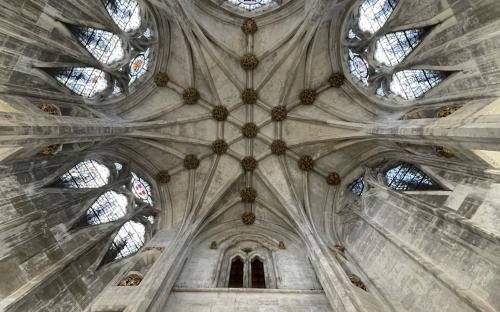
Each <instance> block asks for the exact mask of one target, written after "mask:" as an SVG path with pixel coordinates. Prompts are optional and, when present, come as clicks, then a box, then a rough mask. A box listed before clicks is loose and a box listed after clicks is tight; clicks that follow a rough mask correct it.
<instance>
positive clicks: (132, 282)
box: [118, 273, 142, 286]
mask: <svg viewBox="0 0 500 312" xmlns="http://www.w3.org/2000/svg"><path fill="white" fill-rule="evenodd" d="M141 282H142V276H140V275H139V274H137V273H130V274H129V275H127V276H125V277H124V278H122V280H121V281H120V283H119V284H118V286H139V284H140V283H141Z"/></svg>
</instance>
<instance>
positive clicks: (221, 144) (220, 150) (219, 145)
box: [212, 140, 229, 155]
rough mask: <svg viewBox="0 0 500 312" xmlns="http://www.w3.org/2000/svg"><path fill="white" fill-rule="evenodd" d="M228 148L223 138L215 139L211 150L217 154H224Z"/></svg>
mask: <svg viewBox="0 0 500 312" xmlns="http://www.w3.org/2000/svg"><path fill="white" fill-rule="evenodd" d="M228 148H229V146H228V145H227V143H226V141H224V140H216V141H215V142H214V143H212V150H213V151H214V153H215V154H217V155H222V154H225V153H226V152H227V149H228Z"/></svg>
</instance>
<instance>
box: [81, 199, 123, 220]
mask: <svg viewBox="0 0 500 312" xmlns="http://www.w3.org/2000/svg"><path fill="white" fill-rule="evenodd" d="M126 214H127V198H126V197H125V196H124V195H122V194H118V193H116V192H114V191H108V192H106V193H104V194H103V195H101V196H99V198H98V199H97V200H96V201H95V202H94V203H93V204H92V206H91V207H90V208H89V210H87V223H88V224H92V225H95V224H102V223H107V222H111V221H116V220H118V219H120V218H122V217H124V216H125V215H126Z"/></svg>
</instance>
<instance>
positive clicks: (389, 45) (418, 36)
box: [375, 29, 423, 66]
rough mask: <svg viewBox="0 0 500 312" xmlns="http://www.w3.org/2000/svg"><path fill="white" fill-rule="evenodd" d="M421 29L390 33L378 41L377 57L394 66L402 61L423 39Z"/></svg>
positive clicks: (383, 62) (378, 59) (380, 60)
mask: <svg viewBox="0 0 500 312" xmlns="http://www.w3.org/2000/svg"><path fill="white" fill-rule="evenodd" d="M422 37H423V31H422V30H419V29H413V30H406V31H398V32H395V33H390V34H387V35H385V36H383V37H382V38H380V39H379V40H378V41H377V44H376V46H377V48H376V50H375V59H376V60H377V61H379V62H380V63H382V64H385V65H388V66H394V65H397V64H399V63H401V62H402V61H403V60H404V59H405V58H406V57H407V56H408V55H409V54H410V53H411V51H413V49H415V47H416V46H417V45H418V44H419V43H420V42H421V41H422Z"/></svg>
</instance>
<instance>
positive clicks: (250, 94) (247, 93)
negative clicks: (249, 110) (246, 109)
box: [241, 89, 259, 104]
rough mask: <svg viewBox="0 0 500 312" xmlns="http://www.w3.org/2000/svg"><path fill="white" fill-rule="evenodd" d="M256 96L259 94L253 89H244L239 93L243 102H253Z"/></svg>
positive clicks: (255, 101) (255, 100)
mask: <svg viewBox="0 0 500 312" xmlns="http://www.w3.org/2000/svg"><path fill="white" fill-rule="evenodd" d="M258 98H259V94H258V93H257V91H255V90H254V89H245V90H243V92H242V93H241V99H242V100H243V103H245V104H255V103H257V99H258Z"/></svg>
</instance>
